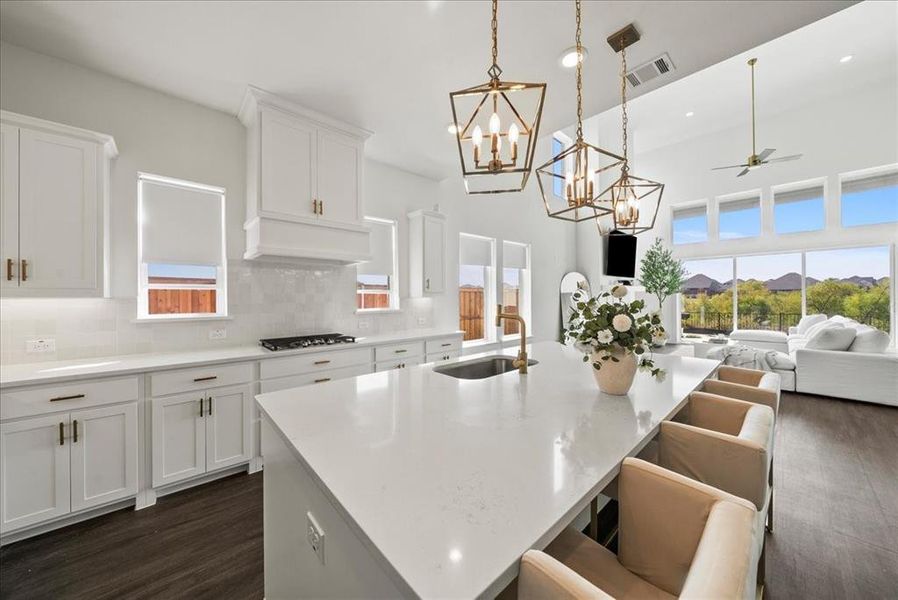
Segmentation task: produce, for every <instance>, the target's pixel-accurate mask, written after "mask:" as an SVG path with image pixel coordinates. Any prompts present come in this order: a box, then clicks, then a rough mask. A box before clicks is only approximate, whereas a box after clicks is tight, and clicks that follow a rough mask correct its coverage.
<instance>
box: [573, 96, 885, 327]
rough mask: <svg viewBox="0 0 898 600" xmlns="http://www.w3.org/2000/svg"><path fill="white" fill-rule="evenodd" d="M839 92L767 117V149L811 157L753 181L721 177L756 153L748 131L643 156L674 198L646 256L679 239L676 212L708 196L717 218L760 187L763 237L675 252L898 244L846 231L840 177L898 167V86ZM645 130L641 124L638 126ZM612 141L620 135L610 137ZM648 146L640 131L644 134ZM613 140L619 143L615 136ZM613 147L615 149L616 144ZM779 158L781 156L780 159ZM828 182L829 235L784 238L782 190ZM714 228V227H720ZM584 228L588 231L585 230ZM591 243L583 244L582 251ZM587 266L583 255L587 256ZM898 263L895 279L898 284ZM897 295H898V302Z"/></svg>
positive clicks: (646, 171) (692, 254) (641, 168)
mask: <svg viewBox="0 0 898 600" xmlns="http://www.w3.org/2000/svg"><path fill="white" fill-rule="evenodd" d="M834 92H836V93H834V95H832V96H829V97H824V98H808V103H807V104H806V105H805V106H803V107H802V108H801V109H799V110H793V111H789V112H784V113H780V114H776V115H771V116H769V117H765V120H764V122H763V123H762V127H763V129H762V131H763V135H762V136H761V139H760V140H759V142H760V144H761V145H759V150H760V148H762V147H770V148H776V149H777V154H776V155H779V156H784V155H787V154H796V153H803V155H804V156H803V157H802V158H801V159H799V160H797V161H792V162H785V163H781V164H775V165H771V166H769V167H764V168H762V169H759V170H757V171H752V172H751V173H749V174H748V175H746V176H744V177H738V178H737V177H736V173H737V172H738V171H737V170H731V171H711V168H712V167H716V166H720V165H722V164H735V163H738V162H743V161H744V159H745V157H746V155H747V153H748V149H749V148H750V146H749V145H748V144H749V138H748V137H747V135H748V134H747V130H746V129H745V126H740V127H736V128H733V129H729V130H724V131H716V132H713V133H708V134H706V135H702V136H699V137H694V138H692V139H689V140H685V141H682V142H680V143H677V144H672V145H669V146H666V147H662V148H658V149H653V150H651V151H648V152H643V153H639V152H637V154H636V155H635V156H634V158H633V161H632V162H633V166H632V169H631V171H632V173H634V174H635V175H640V176H643V177H648V178H650V179H655V180H657V181H661V182H663V183H664V184H665V189H664V199H663V202H662V207H661V211H660V212H659V215H658V222H657V225H656V227H655V230H654V232H652V233H651V234H650V233H646V234H643V235H641V236H640V241H639V257H640V259H641V257H642V255H643V253H644V252H645V250H646V249H647V248H648V247H649V245H650V243H651V239H652V237H654V236H659V237H662V238H663V239H664V240H665V241H667V242H670V239H671V232H670V214H671V206H675V205H677V204H682V203H687V204H688V203H691V202H693V201H697V200H708V201H710V203H711V205H712V209H711V210H710V211H709V212H710V215H709V220H710V221H713V220H714V218H715V215H716V210H715V209H714V208H713V205H714V202H713V200H714V198H717V197H720V196H726V195H730V194H734V193H741V192H747V191H751V190H760V191H761V201H762V214H763V215H764V217H765V221H764V223H762V231H764V232H765V233H764V234H763V235H762V236H761V237H757V238H744V239H737V240H717V239H713V238H711V239H709V241H708V242H706V243H701V244H689V245H681V246H675V247H674V248H675V254H676V255H677V256H678V257H679V258H683V259H689V258H700V257H714V256H732V255H733V254H762V253H774V252H781V251H789V250H800V249H812V248H835V247H850V246H863V245H875V244H895V243H896V242H898V226H896V225H895V224H894V223H891V224H885V225H878V226H871V227H852V228H846V229H843V228H841V227H840V226H839V214H840V212H839V185H838V183H839V174H841V173H846V172H850V171H855V170H860V169H865V168H869V167H876V166H881V165H887V164H894V163H898V110H896V107H898V85H896V80H895V79H894V78H888V79H886V80H883V81H881V82H880V83H879V84H877V85H871V86H867V87H864V88H858V89H848V90H838V91H836V90H834ZM635 126H637V127H638V122H637V123H636V124H635ZM605 134H606V136H611V135H613V134H612V133H611V132H610V131H606V132H605ZM635 137H636V138H637V141H638V130H637V132H636V136H635ZM611 139H613V138H611ZM612 147H613V146H612ZM776 155H774V156H776ZM819 178H825V179H826V182H827V221H826V229H825V230H824V231H817V232H808V233H801V234H790V235H780V236H776V235H775V234H774V233H773V223H772V215H773V208H772V207H773V199H772V192H771V187H772V186H778V185H783V184H789V183H794V182H801V181H806V180H811V179H819ZM711 229H712V231H714V227H713V225H712V227H711ZM580 231H582V229H581V230H580ZM587 243H594V242H592V241H589V240H583V241H581V239H580V236H579V235H578V249H580V248H583V247H584V246H585V245H586V244H587ZM578 258H580V259H581V263H582V262H583V257H582V256H579V257H578ZM895 268H896V267H894V266H893V273H892V282H893V286H894V285H895V279H896V278H895V275H894V269H895ZM896 295H898V294H896V293H895V292H894V291H893V297H894V296H896ZM674 304H675V303H674V302H673V301H670V302H669V304H668V306H667V307H666V311H665V317H666V318H665V325H666V326H668V330H671V331H673V330H676V328H673V329H671V327H670V326H671V325H673V324H675V323H676V315H675V311H676V309H675V307H674Z"/></svg>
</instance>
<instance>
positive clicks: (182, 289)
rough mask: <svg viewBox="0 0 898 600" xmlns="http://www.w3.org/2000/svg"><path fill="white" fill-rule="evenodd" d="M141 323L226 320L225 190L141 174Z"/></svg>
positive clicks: (139, 262)
mask: <svg viewBox="0 0 898 600" xmlns="http://www.w3.org/2000/svg"><path fill="white" fill-rule="evenodd" d="M137 187H138V190H137V203H138V212H137V214H138V230H137V231H138V233H137V256H138V283H137V289H138V298H137V316H138V318H139V319H159V318H171V317H182V318H189V317H209V316H225V315H227V302H228V298H227V261H226V258H225V190H224V189H222V188H217V187H213V186H208V185H203V184H199V183H193V182H190V181H182V180H178V179H170V178H167V177H160V176H157V175H149V174H146V173H141V174H140V175H139V177H138V184H137Z"/></svg>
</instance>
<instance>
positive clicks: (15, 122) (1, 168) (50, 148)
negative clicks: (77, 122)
mask: <svg viewBox="0 0 898 600" xmlns="http://www.w3.org/2000/svg"><path fill="white" fill-rule="evenodd" d="M0 114H2V131H0V137H2V140H0V152H2V157H0V177H2V180H0V193H2V196H0V204H2V208H0V214H2V217H3V221H4V223H3V225H2V229H0V234H2V238H3V239H2V240H0V248H2V252H3V256H2V260H3V265H2V267H3V272H2V281H3V284H2V286H0V289H2V291H3V294H4V295H7V296H100V295H103V293H104V291H105V289H106V282H105V279H106V277H105V265H106V263H107V262H108V260H107V256H106V253H107V248H108V245H107V236H106V235H105V231H104V228H105V213H106V206H107V202H106V198H107V193H108V160H109V159H110V158H111V157H113V156H115V153H116V150H115V142H114V141H113V140H112V138H111V137H109V136H106V135H103V134H98V133H93V132H90V131H85V130H81V129H76V128H74V127H68V126H66V125H59V124H56V123H50V122H48V121H42V120H40V119H34V118H31V117H26V116H23V115H17V114H15V113H9V112H7V111H2V113H0Z"/></svg>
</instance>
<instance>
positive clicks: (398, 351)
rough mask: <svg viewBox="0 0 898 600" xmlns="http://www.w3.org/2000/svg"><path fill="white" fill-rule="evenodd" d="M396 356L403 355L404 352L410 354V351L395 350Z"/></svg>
mask: <svg viewBox="0 0 898 600" xmlns="http://www.w3.org/2000/svg"><path fill="white" fill-rule="evenodd" d="M393 352H395V353H396V354H402V353H403V352H408V350H393Z"/></svg>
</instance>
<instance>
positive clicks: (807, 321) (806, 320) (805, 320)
mask: <svg viewBox="0 0 898 600" xmlns="http://www.w3.org/2000/svg"><path fill="white" fill-rule="evenodd" d="M825 320H826V315H822V314H817V315H806V316H804V317H802V318H801V321H799V322H798V325H797V326H796V328H795V329H796V333H797V334H798V335H804V334H806V333H807V332H808V329H809V328H810V327H811V325H816V324H817V323H822V322H824V321H825Z"/></svg>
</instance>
